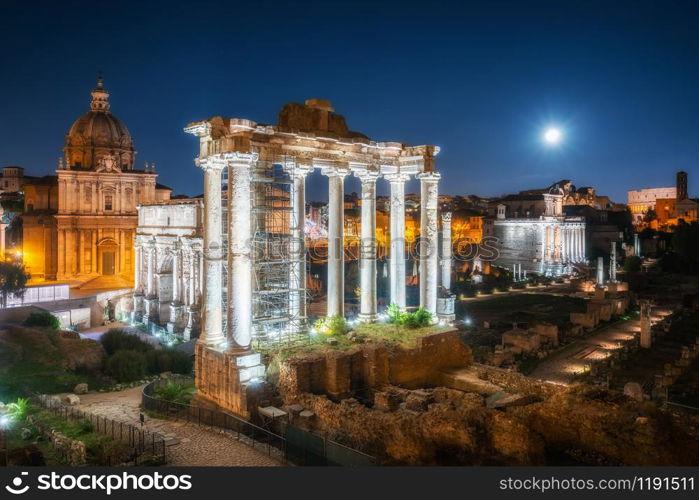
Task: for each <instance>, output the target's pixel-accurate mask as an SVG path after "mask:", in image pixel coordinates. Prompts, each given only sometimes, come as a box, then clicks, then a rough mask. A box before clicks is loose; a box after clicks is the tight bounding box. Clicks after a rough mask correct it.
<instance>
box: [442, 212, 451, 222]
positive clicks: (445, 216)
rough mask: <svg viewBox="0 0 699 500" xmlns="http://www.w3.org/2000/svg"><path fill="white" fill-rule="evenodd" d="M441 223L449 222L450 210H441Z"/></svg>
mask: <svg viewBox="0 0 699 500" xmlns="http://www.w3.org/2000/svg"><path fill="white" fill-rule="evenodd" d="M442 223H448V224H451V212H442Z"/></svg>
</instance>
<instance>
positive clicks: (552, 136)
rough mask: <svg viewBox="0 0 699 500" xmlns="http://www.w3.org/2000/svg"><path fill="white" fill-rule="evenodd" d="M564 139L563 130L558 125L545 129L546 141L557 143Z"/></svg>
mask: <svg viewBox="0 0 699 500" xmlns="http://www.w3.org/2000/svg"><path fill="white" fill-rule="evenodd" d="M561 139H563V132H561V130H560V129H558V128H556V127H550V128H547V129H546V130H545V131H544V141H545V142H546V143H547V144H550V145H552V146H553V145H556V144H558V143H560V142H561Z"/></svg>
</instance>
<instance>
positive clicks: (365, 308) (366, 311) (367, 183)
mask: <svg viewBox="0 0 699 500" xmlns="http://www.w3.org/2000/svg"><path fill="white" fill-rule="evenodd" d="M359 178H360V179H361V181H362V227H361V231H362V234H361V250H360V252H361V253H360V258H361V259H360V261H359V269H360V274H361V278H360V279H361V282H360V285H359V287H360V290H361V299H360V307H359V319H360V320H361V321H367V322H373V321H376V317H377V314H376V313H377V306H376V179H377V178H378V173H376V172H364V173H362V174H361V175H359Z"/></svg>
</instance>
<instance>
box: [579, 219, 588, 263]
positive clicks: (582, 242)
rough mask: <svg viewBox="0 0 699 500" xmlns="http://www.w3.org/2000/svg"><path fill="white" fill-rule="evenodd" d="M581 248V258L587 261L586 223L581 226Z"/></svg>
mask: <svg viewBox="0 0 699 500" xmlns="http://www.w3.org/2000/svg"><path fill="white" fill-rule="evenodd" d="M580 248H581V250H582V253H581V254H580V258H581V260H583V261H586V260H587V256H586V255H585V224H582V225H581V226H580Z"/></svg>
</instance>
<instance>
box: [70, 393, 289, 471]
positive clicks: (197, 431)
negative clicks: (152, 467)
mask: <svg viewBox="0 0 699 500" xmlns="http://www.w3.org/2000/svg"><path fill="white" fill-rule="evenodd" d="M142 390H143V386H141V387H134V388H131V389H126V390H124V391H119V392H94V393H90V394H83V395H82V396H80V406H78V408H79V409H81V410H85V411H89V412H91V413H94V414H97V415H101V416H104V417H107V418H111V419H113V420H116V421H121V422H124V423H129V424H134V425H140V424H139V415H140V413H141V410H140V408H139V405H140V404H141V391H142ZM145 428H146V429H147V430H149V431H152V432H157V433H159V434H161V435H162V436H163V437H164V438H165V439H166V442H168V443H170V445H169V446H168V448H167V461H168V465H171V466H229V467H230V466H234V467H235V466H243V467H247V466H280V465H283V464H282V463H280V462H279V461H277V460H275V459H274V458H271V457H269V456H267V454H265V453H262V452H260V451H257V450H255V449H253V448H251V447H250V446H248V445H246V444H243V443H241V442H240V441H237V440H236V439H234V438H232V437H229V436H227V435H225V434H220V433H218V432H215V431H212V430H209V429H206V428H204V427H200V426H197V425H195V424H188V423H186V422H173V421H170V420H161V419H156V418H149V417H148V416H146V423H145Z"/></svg>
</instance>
